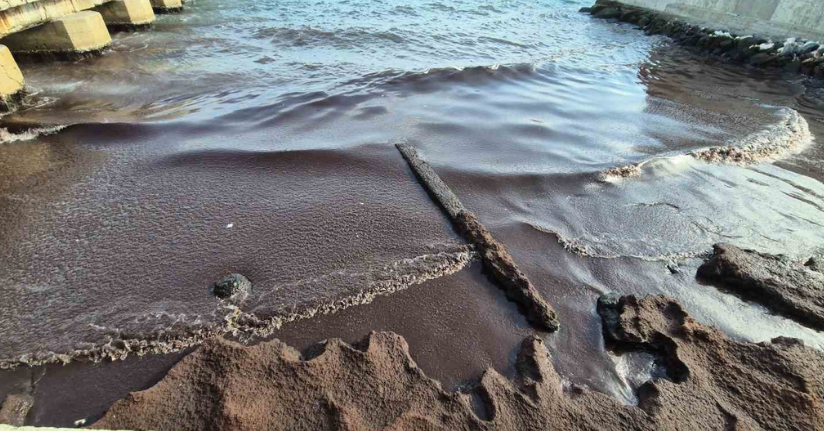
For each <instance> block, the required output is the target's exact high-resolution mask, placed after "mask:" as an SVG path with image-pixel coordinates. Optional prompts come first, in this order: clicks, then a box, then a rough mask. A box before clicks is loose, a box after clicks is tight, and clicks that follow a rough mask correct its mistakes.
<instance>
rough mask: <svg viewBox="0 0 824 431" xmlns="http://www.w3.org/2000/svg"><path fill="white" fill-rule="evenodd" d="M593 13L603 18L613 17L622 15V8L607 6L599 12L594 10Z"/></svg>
mask: <svg viewBox="0 0 824 431" xmlns="http://www.w3.org/2000/svg"><path fill="white" fill-rule="evenodd" d="M592 15H593V16H594V17H596V18H601V19H612V18H618V17H620V16H621V10H620V9H618V8H614V7H606V8H604V9H602V10H600V11H598V12H593V13H592Z"/></svg>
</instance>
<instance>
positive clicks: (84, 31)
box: [3, 11, 112, 56]
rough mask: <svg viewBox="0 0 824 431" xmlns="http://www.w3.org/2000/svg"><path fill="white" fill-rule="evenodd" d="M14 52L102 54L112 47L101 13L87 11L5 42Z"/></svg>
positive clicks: (10, 37) (7, 39)
mask: <svg viewBox="0 0 824 431" xmlns="http://www.w3.org/2000/svg"><path fill="white" fill-rule="evenodd" d="M3 43H4V44H6V46H8V47H9V49H10V50H11V51H12V52H15V53H18V52H20V53H26V54H47V55H58V56H60V55H69V56H72V55H74V54H83V53H89V52H96V51H100V50H102V49H103V48H106V47H107V46H109V45H110V44H111V43H112V38H111V36H110V35H109V30H108V29H106V23H105V22H104V21H103V17H102V16H101V15H100V13H98V12H94V11H83V12H78V13H75V14H71V15H68V16H64V17H63V18H59V19H56V20H54V21H51V22H49V23H46V24H43V25H41V26H39V27H35V28H32V29H29V30H26V31H23V32H20V33H15V34H12V35H10V36H8V37H6V38H4V39H3Z"/></svg>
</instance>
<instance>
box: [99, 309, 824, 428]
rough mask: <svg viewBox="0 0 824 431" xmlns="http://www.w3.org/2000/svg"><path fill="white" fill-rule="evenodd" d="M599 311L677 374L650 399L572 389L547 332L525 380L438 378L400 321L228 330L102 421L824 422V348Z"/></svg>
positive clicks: (671, 314)
mask: <svg viewBox="0 0 824 431" xmlns="http://www.w3.org/2000/svg"><path fill="white" fill-rule="evenodd" d="M599 313H600V314H601V315H602V317H603V319H604V323H605V335H606V336H607V338H609V339H611V340H612V341H613V342H614V343H616V346H617V347H619V348H621V349H623V350H646V351H652V352H655V353H657V354H659V355H660V357H661V360H662V363H664V364H666V366H667V372H668V374H669V376H670V378H671V379H672V381H671V380H667V379H656V380H651V381H649V382H647V383H646V384H644V385H643V386H642V387H641V388H640V390H639V394H638V396H639V406H638V407H636V406H628V405H622V404H620V403H618V402H617V401H616V400H614V399H612V398H610V397H607V396H605V395H603V394H600V393H597V392H592V391H589V390H587V389H585V388H581V387H577V386H572V387H569V388H565V387H564V384H563V382H562V379H561V378H560V376H559V375H558V374H557V373H556V372H555V370H554V368H553V367H552V364H551V361H550V353H549V351H548V350H547V348H546V346H545V345H544V343H543V341H542V340H541V339H540V338H538V337H534V336H533V337H529V338H527V339H526V340H525V341H524V342H523V344H522V347H521V351H520V354H519V355H518V359H517V362H516V368H517V370H518V374H517V376H516V377H515V379H514V380H509V379H506V378H505V377H503V376H502V375H501V374H499V373H498V372H496V371H495V370H492V369H489V370H487V371H486V372H484V374H483V376H482V378H481V380H480V383H479V384H478V385H477V386H476V387H475V388H473V389H471V390H467V391H466V392H446V391H444V390H443V389H442V388H441V385H440V383H438V382H437V381H435V380H432V379H429V378H428V377H426V375H425V374H424V373H423V372H422V371H421V370H420V368H418V366H417V365H416V364H415V362H414V360H412V358H411V356H410V354H409V350H408V345H407V344H406V341H405V340H404V339H403V338H402V337H400V336H398V335H396V334H393V333H389V332H373V333H371V334H370V335H369V336H368V337H367V338H366V339H364V340H363V341H362V342H360V343H356V344H354V345H349V344H346V343H344V342H342V341H340V340H338V339H333V340H328V341H325V342H323V343H321V344H318V345H316V346H315V347H313V348H310V349H308V350H307V351H305V352H303V353H302V354H301V353H300V352H298V351H297V350H295V349H293V348H291V347H289V346H288V345H286V344H284V343H282V342H280V341H278V340H274V341H271V342H266V343H262V344H259V345H257V346H253V347H245V346H242V345H240V344H236V343H233V342H228V341H225V340H222V339H217V338H216V339H212V340H209V341H208V342H207V343H205V344H204V345H203V346H202V347H201V348H199V349H198V350H197V351H195V352H194V353H192V354H191V355H189V356H188V357H186V358H185V359H184V360H182V361H181V362H180V363H179V364H178V365H177V366H175V367H174V368H173V369H172V370H171V371H170V372H169V374H168V375H167V376H166V378H165V379H164V380H162V381H161V382H160V383H158V384H157V385H156V386H155V387H153V388H151V389H149V390H146V391H143V392H136V393H133V394H131V395H130V396H129V397H128V398H127V399H124V400H121V401H118V402H117V403H115V404H114V406H112V408H111V409H110V410H109V411H108V412H107V413H106V415H105V416H104V417H103V418H102V419H101V420H100V421H99V422H97V423H96V424H94V426H93V428H137V429H157V430H167V429H168V430H201V429H232V430H247V429H248V430H252V429H255V430H259V429H288V430H304V429H306V430H309V429H312V430H315V429H359V430H360V429H445V430H446V429H448V430H456V429H505V430H522V429H587V430H604V429H609V430H613V429H615V430H617V429H622V430H653V429H655V430H658V429H678V430H685V429H688V430H710V429H719V430H721V429H798V430H815V429H824V405H822V399H823V398H824V355H823V354H822V353H821V352H818V351H816V350H813V349H810V348H807V347H805V346H804V345H803V344H802V343H800V342H798V341H797V340H793V339H786V338H778V339H774V340H773V341H772V343H758V344H754V343H740V342H735V341H732V340H730V339H729V338H727V337H726V336H725V335H724V334H722V333H720V332H719V331H717V330H715V329H712V328H708V327H705V326H702V325H700V324H698V323H696V322H695V321H694V320H693V319H692V318H690V317H689V316H688V315H687V314H686V313H685V312H684V310H683V309H682V308H681V306H680V305H678V304H677V303H676V302H674V301H673V300H671V299H669V298H666V297H663V296H652V297H648V298H646V299H638V298H636V297H634V296H626V297H621V298H619V297H617V296H606V297H604V298H602V300H601V301H599ZM473 396H474V397H473ZM473 400H474V401H479V403H473ZM478 404H480V405H478Z"/></svg>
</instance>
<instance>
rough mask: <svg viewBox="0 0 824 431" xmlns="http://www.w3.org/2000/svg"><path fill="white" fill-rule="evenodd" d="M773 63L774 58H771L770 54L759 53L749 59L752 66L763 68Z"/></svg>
mask: <svg viewBox="0 0 824 431" xmlns="http://www.w3.org/2000/svg"><path fill="white" fill-rule="evenodd" d="M775 61H776V58H775V56H772V55H770V54H767V53H763V52H761V53H758V54H755V55H753V56H752V57H750V60H749V63H750V64H751V65H753V66H761V67H764V66H768V65H770V64H771V63H773V62H775Z"/></svg>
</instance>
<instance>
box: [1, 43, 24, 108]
mask: <svg viewBox="0 0 824 431" xmlns="http://www.w3.org/2000/svg"><path fill="white" fill-rule="evenodd" d="M23 86H24V81H23V73H22V72H20V68H19V67H17V62H16V61H14V57H12V55H11V51H9V49H8V48H7V47H5V46H4V45H0V112H4V111H9V110H11V108H12V107H14V105H16V104H17V102H18V99H19V98H20V95H21V93H22V92H23Z"/></svg>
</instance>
